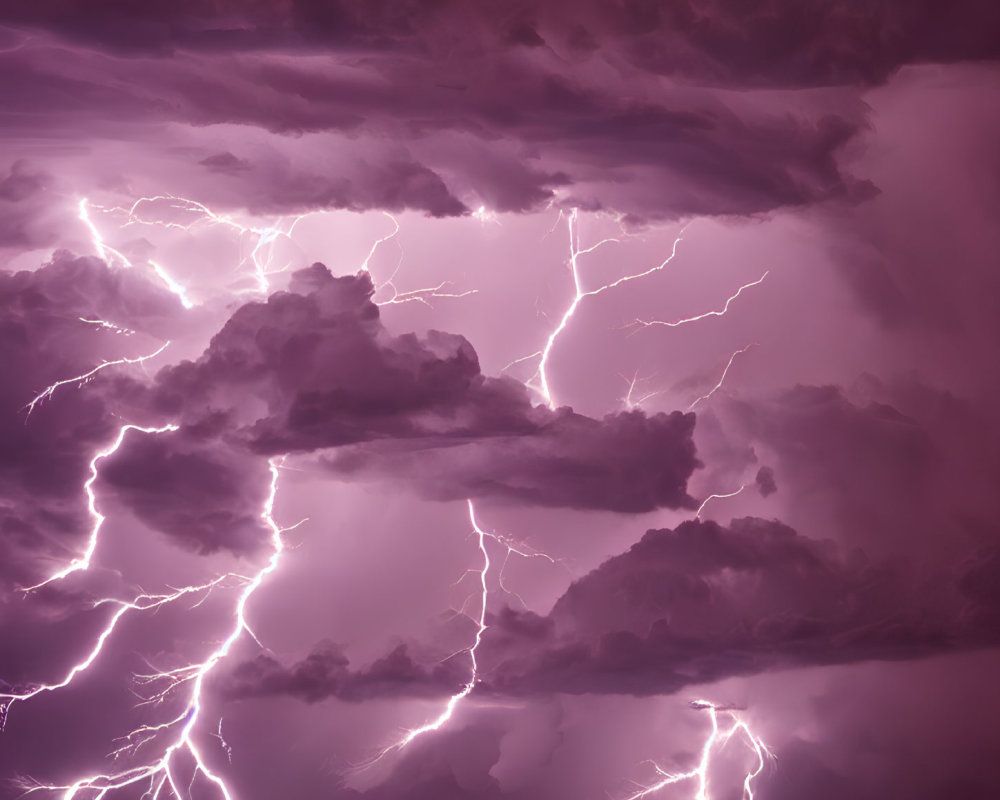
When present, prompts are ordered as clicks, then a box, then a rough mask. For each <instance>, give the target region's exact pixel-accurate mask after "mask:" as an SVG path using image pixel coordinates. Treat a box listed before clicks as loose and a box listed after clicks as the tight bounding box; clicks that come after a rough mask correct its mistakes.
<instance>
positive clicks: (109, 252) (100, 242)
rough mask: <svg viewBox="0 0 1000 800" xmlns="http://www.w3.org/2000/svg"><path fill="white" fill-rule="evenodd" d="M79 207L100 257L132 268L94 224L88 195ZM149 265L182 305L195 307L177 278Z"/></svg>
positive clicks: (158, 267) (80, 215)
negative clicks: (105, 239)
mask: <svg viewBox="0 0 1000 800" xmlns="http://www.w3.org/2000/svg"><path fill="white" fill-rule="evenodd" d="M77 208H78V214H77V216H79V218H80V221H81V222H83V224H84V225H85V226H86V227H87V230H89V231H90V238H91V241H92V242H93V245H94V250H96V251H97V255H98V256H99V257H100V259H101V260H102V261H104V262H105V263H107V264H108V265H111V264H112V263H113V262H114V260H117V261H118V262H119V263H120V264H121V266H122V267H125V268H131V267H132V266H133V264H132V262H131V261H130V260H129V259H128V258H126V256H125V254H124V253H122V252H121V251H120V250H116V249H115V248H113V247H112V246H111V245H109V244H108V243H107V242H105V241H104V237H103V236H102V235H101V232H100V231H99V230H98V229H97V225H96V224H94V221H93V220H92V219H91V218H90V203H89V201H88V200H87V198H86V197H84V198H81V199H80V202H79V204H78V206H77ZM95 208H98V209H100V210H101V211H105V210H107V209H105V208H104V207H103V206H95ZM149 265H150V266H151V267H152V268H153V272H154V274H155V275H156V277H158V278H159V279H160V280H161V281H162V282H163V283H164V285H165V286H166V287H167V289H168V290H169V291H170V292H172V293H173V294H175V295H177V298H178V299H179V300H180V301H181V305H182V306H184V308H187V309H190V308H193V307H194V304H193V303H192V302H191V300H190V298H189V297H188V296H187V291H186V290H185V288H184V287H183V286H181V284H179V283H178V282H177V281H176V280H174V278H173V277H171V275H170V274H169V273H168V272H167V271H166V270H165V269H164V268H163V267H161V266H160V265H159V264H156V263H154V262H152V261H150V262H149ZM84 321H86V320H84Z"/></svg>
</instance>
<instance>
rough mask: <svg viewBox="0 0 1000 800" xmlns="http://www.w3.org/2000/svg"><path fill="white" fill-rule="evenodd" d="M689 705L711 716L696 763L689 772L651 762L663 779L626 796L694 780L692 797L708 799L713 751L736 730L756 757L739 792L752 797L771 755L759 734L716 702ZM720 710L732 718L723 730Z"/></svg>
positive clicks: (633, 797) (747, 798)
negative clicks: (720, 724) (756, 783)
mask: <svg viewBox="0 0 1000 800" xmlns="http://www.w3.org/2000/svg"><path fill="white" fill-rule="evenodd" d="M691 706H692V708H696V709H699V710H705V711H708V714H709V717H710V718H711V720H712V730H711V732H710V733H709V736H708V738H707V739H706V740H705V744H704V745H702V749H701V758H700V759H699V761H698V765H697V766H696V767H695V768H694V769H693V770H691V771H689V772H667V771H666V770H664V769H662V768H661V767H660V766H659V765H658V764H656V763H654V764H653V767H654V769H656V772H657V774H658V775H660V776H661V778H662V779H661V780H659V781H657V782H656V783H654V784H653V785H652V786H647V787H645V788H644V789H641V790H639V791H638V792H635V793H634V794H631V795H629V797H628V800H639V798H642V797H648V796H649V795H651V794H654V793H655V792H658V791H660V790H661V789H663V788H664V787H666V786H669V785H671V784H675V783H682V782H684V781H693V782H694V783H695V785H696V787H697V789H696V792H695V794H694V800H711V795H710V794H709V791H708V772H709V767H710V766H711V763H712V752H713V750H715V749H716V748H717V747H724V746H725V745H726V743H727V742H729V740H730V739H732V738H733V736H735V735H736V734H738V733H739V734H742V735H743V737H744V738H745V740H746V742H747V745H748V746H749V748H750V750H752V751H753V753H754V756H755V757H756V759H757V761H756V764H755V765H754V767H753V769H752V770H750V771H749V772H747V773H746V775H745V776H744V779H743V793H742V796H741V797H742V800H753V798H754V793H753V782H754V780H755V779H756V778H757V776H758V775H760V773H761V772H762V771H763V770H764V767H765V766H766V764H767V761H768V759H770V758H773V757H774V756H773V755H772V753H771V751H770V750H768V748H767V746H766V745H765V744H764V743H763V742H762V741H761V740H760V738H759V737H758V736H757V735H756V734H754V732H753V731H751V730H750V726H749V725H747V723H746V722H745V721H744V720H742V719H740V717H739V716H738V715H737V714H736V713H735V712H734V711H733V710H731V709H727V708H723V707H721V706H717V705H715V704H714V703H711V702H709V701H708V700H695V701H693V702H692V703H691ZM720 712H722V713H725V714H727V715H728V716H729V718H730V719H731V720H732V725H731V726H730V727H728V728H727V729H726V730H722V729H720V727H719V713H720Z"/></svg>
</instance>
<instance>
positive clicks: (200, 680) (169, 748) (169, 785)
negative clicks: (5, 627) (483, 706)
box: [0, 425, 478, 800]
mask: <svg viewBox="0 0 1000 800" xmlns="http://www.w3.org/2000/svg"><path fill="white" fill-rule="evenodd" d="M176 429H177V427H176V426H174V425H167V426H164V427H162V428H139V427H138V426H135V425H124V426H122V428H121V430H120V431H119V434H118V438H117V439H116V440H115V442H114V443H113V444H112V445H111V446H110V447H109V448H107V449H105V450H102V451H100V452H99V453H97V454H96V455H95V456H94V458H93V459H92V460H91V477H90V479H89V480H88V481H87V483H86V484H85V491H86V494H87V498H88V508H89V510H90V514H91V517H92V519H93V520H94V522H93V527H92V530H91V536H90V540H89V543H88V546H87V550H86V552H85V554H84V555H83V556H82V557H80V558H77V559H74V560H73V561H72V562H71V563H70V565H69V566H67V567H66V568H64V569H62V570H60V571H59V572H57V573H55V574H54V575H52V576H50V577H49V578H48V579H46V580H45V581H43V582H42V583H40V584H38V585H36V586H34V587H31V589H29V590H27V591H31V590H33V589H38V588H40V587H42V586H45V585H46V584H48V583H51V582H52V581H55V580H59V579H61V578H64V577H66V576H67V575H69V574H70V573H72V572H76V571H79V570H83V569H86V568H87V567H89V566H90V562H91V558H92V556H93V553H94V551H95V549H96V547H97V542H98V536H99V533H100V528H101V524H102V523H103V522H104V517H103V516H102V515H101V514H100V512H98V511H97V509H96V507H95V496H94V489H93V486H94V482H95V481H96V480H97V464H98V462H99V461H100V460H101V459H102V458H105V457H107V456H109V455H111V454H112V453H114V452H115V451H116V450H117V449H118V447H120V446H121V443H122V442H123V441H124V438H125V435H126V433H127V432H128V431H129V430H141V431H143V432H145V433H164V432H166V431H172V430H176ZM282 462H283V458H280V457H279V458H272V459H271V460H270V461H269V468H270V473H271V483H270V489H269V492H268V495H267V498H266V499H265V501H264V506H263V509H262V511H261V514H260V518H261V520H263V522H264V523H265V525H266V526H267V527H268V529H269V530H270V532H271V536H270V540H271V545H272V553H271V556H270V558H269V559H268V560H267V562H266V563H265V564H264V566H263V567H262V568H261V569H260V570H259V571H258V572H257V573H256V574H255V575H253V576H243V575H237V574H235V573H227V574H225V575H222V576H219V577H218V578H215V579H214V580H212V581H209V582H207V583H204V584H200V585H197V586H186V587H183V588H181V589H175V590H173V591H171V592H169V593H163V594H148V593H143V594H140V595H138V596H137V597H136V598H135V599H133V600H131V601H123V600H119V599H116V598H104V599H101V600H98V601H97V602H96V603H95V604H94V605H95V607H98V606H102V605H116V606H117V609H116V610H115V612H114V614H113V615H112V616H111V618H110V620H109V621H108V623H107V624H106V625H105V627H104V629H103V630H102V631H101V633H100V634H99V635H98V637H97V639H96V641H95V644H94V646H93V648H91V650H90V652H89V653H88V654H87V655H86V656H85V657H84V658H83V659H82V660H81V661H80V662H79V663H77V664H76V665H74V666H73V667H72V668H71V669H70V670H69V672H68V673H67V675H66V676H65V677H64V678H63V679H62V680H61V681H58V682H56V683H53V684H42V685H40V686H38V687H35V688H33V689H31V690H28V691H25V692H21V693H4V694H0V700H3V701H5V702H4V706H5V709H4V710H6V706H9V705H10V704H11V703H13V702H15V701H23V700H28V699H30V698H31V697H34V696H35V695H37V694H39V693H41V692H46V691H55V690H57V689H60V688H63V687H65V686H67V685H69V684H70V683H71V682H72V681H73V679H74V678H75V677H76V676H77V675H79V674H81V673H83V672H85V671H86V670H87V669H88V668H89V667H90V666H91V665H92V664H93V663H94V661H95V660H96V659H97V657H98V656H99V655H100V653H101V652H102V650H103V648H104V645H105V642H107V640H108V639H109V637H110V636H111V635H112V633H113V632H114V630H115V627H116V625H117V623H118V621H119V620H120V619H121V618H122V617H123V616H124V615H125V614H126V613H128V612H129V611H145V610H149V609H154V608H158V607H160V606H163V605H166V604H167V603H171V602H173V601H175V600H177V599H180V598H181V597H185V596H190V595H197V594H198V593H201V594H202V597H201V600H199V601H198V603H197V604H196V605H198V604H200V603H201V602H204V600H205V598H206V597H207V594H208V593H209V592H211V591H212V590H213V589H215V588H219V587H223V586H224V585H225V584H226V582H227V581H229V582H232V581H236V582H238V584H240V585H242V586H243V590H242V592H241V593H240V595H239V598H238V600H237V602H236V607H235V615H234V624H233V627H232V629H231V630H230V632H229V635H228V636H227V637H226V638H225V639H224V640H223V641H222V643H221V644H220V645H219V646H218V647H217V648H216V649H215V650H213V651H212V652H211V653H210V654H209V656H208V657H207V658H206V659H205V660H204V661H202V662H201V663H197V664H189V665H186V666H183V667H179V668H175V669H170V670H162V671H155V672H153V673H151V674H147V675H138V676H136V678H137V680H139V681H140V682H141V683H143V684H145V685H147V686H152V687H154V688H155V691H154V693H153V694H152V695H151V696H149V697H145V698H144V704H150V705H159V704H160V703H162V702H163V701H164V700H166V699H167V698H168V697H170V696H172V695H173V694H174V693H175V692H176V691H177V690H178V689H179V688H180V687H183V686H188V687H189V688H190V692H189V694H188V698H187V701H186V703H185V705H184V708H183V710H182V711H181V713H180V714H178V715H176V716H174V717H173V718H171V719H168V720H166V721H165V722H161V723H157V724H145V725H141V726H139V727H138V728H136V729H135V730H133V731H131V732H130V733H128V734H127V735H126V736H124V737H122V739H121V740H120V741H121V742H122V744H121V746H119V747H118V748H117V749H116V750H114V751H113V752H112V753H111V754H109V755H111V756H112V757H114V758H115V759H116V760H117V759H118V758H119V757H121V756H122V755H125V754H132V755H135V753H136V751H137V750H138V749H139V748H141V747H143V746H145V745H147V744H148V743H149V742H152V741H154V740H156V739H158V738H159V737H160V736H163V735H170V734H172V736H173V738H172V741H171V742H170V743H169V744H167V745H166V746H165V748H164V749H163V751H162V754H161V755H160V756H159V757H158V758H156V759H154V760H153V761H151V762H149V763H146V764H143V765H141V766H136V767H130V768H127V769H124V770H121V771H118V772H110V773H99V774H94V775H88V776H86V777H83V778H80V779H79V780H77V781H74V782H73V783H71V784H63V785H54V784H40V783H36V784H32V785H28V786H25V790H26V793H30V792H35V791H39V790H47V791H58V792H62V793H63V794H62V796H63V798H64V800H70V799H71V798H73V797H75V796H76V795H77V794H78V793H80V792H82V791H93V792H97V794H96V797H98V798H103V797H105V796H106V795H107V794H108V792H111V791H113V790H117V789H122V788H124V787H127V786H134V785H139V786H141V787H145V790H144V792H143V794H142V797H143V798H152V800H156V798H159V797H161V795H162V794H163V792H164V791H165V790H166V791H167V792H168V793H172V794H173V795H174V796H175V797H176V798H182V797H186V796H188V795H189V794H190V790H191V786H193V784H194V782H195V780H196V779H197V778H198V776H199V775H200V776H202V777H203V778H204V779H205V780H206V781H208V782H209V783H210V784H212V785H214V786H215V788H216V789H217V791H218V792H219V794H220V795H221V796H222V797H224V798H225V800H231V797H232V794H231V792H230V790H229V788H228V787H227V785H226V783H225V781H224V780H223V779H222V778H221V777H220V776H219V775H218V774H216V773H215V772H214V771H213V770H212V769H211V768H210V767H209V765H208V763H207V761H206V759H205V757H204V755H203V754H202V752H201V749H200V747H199V745H198V744H197V743H196V742H195V733H196V726H197V724H198V722H199V719H200V717H201V715H202V713H203V712H202V695H203V690H204V684H205V679H206V677H207V676H208V675H209V673H210V672H211V671H212V669H213V668H214V667H215V665H216V664H218V663H219V661H221V660H222V659H223V658H225V657H226V655H228V653H229V652H230V650H231V649H232V647H233V645H234V644H235V643H236V641H237V640H238V639H239V638H240V636H241V635H242V634H243V633H244V632H246V633H247V634H248V635H249V636H250V637H252V638H253V639H254V640H255V641H258V642H259V640H258V639H257V636H256V635H255V634H254V633H253V631H252V630H251V628H250V626H249V624H248V622H247V619H246V607H247V603H248V602H249V600H250V598H251V596H252V595H253V593H254V592H255V591H256V590H257V589H258V588H259V587H260V585H261V584H262V583H263V581H264V579H265V578H266V577H267V576H268V575H269V574H270V573H272V572H273V571H274V570H275V569H276V568H277V566H278V563H279V561H280V557H281V553H282V551H283V550H284V542H283V540H282V534H283V533H284V532H285V531H288V530H291V529H292V527H297V526H292V527H290V528H282V527H280V526H279V525H278V524H277V523H276V522H275V521H274V517H273V510H274V500H275V496H276V494H277V486H278V476H279V470H280V468H281V465H282ZM303 521H305V520H303ZM298 524H301V523H298ZM477 644H478V641H477ZM210 735H211V736H212V737H214V738H216V739H218V741H219V742H220V746H221V748H222V750H223V752H225V753H226V754H227V757H228V756H229V754H230V749H229V745H228V744H227V743H226V742H225V740H224V739H223V738H222V723H221V720H220V722H219V724H218V727H217V729H216V732H214V733H211V734H210ZM181 753H186V754H187V755H188V756H190V758H191V759H192V760H193V762H194V770H193V772H192V774H191V777H190V781H189V782H188V784H187V786H186V787H184V786H183V785H182V784H181V783H180V781H179V778H178V770H179V769H180V764H179V763H178V755H179V754H181ZM185 789H186V791H185Z"/></svg>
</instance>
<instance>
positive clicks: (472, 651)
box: [367, 500, 491, 766]
mask: <svg viewBox="0 0 1000 800" xmlns="http://www.w3.org/2000/svg"><path fill="white" fill-rule="evenodd" d="M465 502H466V503H467V504H468V506H469V522H471V523H472V529H473V531H474V532H475V534H476V536H477V538H478V541H479V552H480V553H481V554H482V556H483V566H482V569H479V570H474V571H475V572H478V573H479V583H480V587H481V589H482V594H481V604H480V606H479V619H477V620H475V622H476V636H475V640H474V641H473V643H472V646H471V647H469V648H468V649H467V650H466V652H467V653H468V654H469V662H470V664H469V665H470V670H469V680H468V681H467V682H466V683H465V685H464V686H462V688H461V690H460V691H459V692H457V693H456V694H453V695H452V696H451V697H450V698H448V702H447V703H446V704H445V707H444V710H443V711H442V712H441V713H440V714H438V716H437V717H435V718H434V719H433V720H431V721H430V722H428V723H426V724H424V725H421V726H420V727H419V728H414V729H413V730H410V731H407V732H406V734H405V735H404V736H403V737H402V738H401V739H400V740H399V741H398V742H395V743H394V744H391V745H389V746H388V747H386V748H385V749H384V750H382V751H381V752H380V753H379V754H378V755H376V756H375V758H373V759H372V760H371V761H370V762H369V763H368V765H367V766H371V765H373V764H375V763H377V762H378V761H380V760H381V759H382V758H384V757H385V756H387V755H388V754H389V753H392V752H395V751H397V750H402V749H403V748H404V747H406V746H407V745H408V744H409V743H410V742H412V741H413V740H414V739H416V738H417V737H419V736H423V735H424V734H425V733H429V732H430V731H436V730H438V729H439V728H440V727H441V726H442V725H444V724H445V723H446V722H447V721H448V720H450V719H451V717H452V714H453V713H454V712H455V707H456V706H457V705H458V704H459V703H460V702H461V701H462V700H464V699H465V698H466V697H468V696H469V694H470V693H471V692H472V690H473V689H474V688H475V686H476V683H478V681H479V662H478V661H477V660H476V650H477V649H478V648H479V643H480V642H481V641H482V638H483V633H485V632H486V627H487V626H486V599H487V593H488V590H487V587H486V575H487V573H488V572H489V569H490V554H489V553H488V552H487V550H486V539H487V538H490V537H491V534H489V533H487V532H486V531H484V530H483V529H482V528H480V527H479V523H478V522H477V521H476V509H475V507H474V506H473V505H472V501H471V500H466V501H465Z"/></svg>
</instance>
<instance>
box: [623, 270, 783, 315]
mask: <svg viewBox="0 0 1000 800" xmlns="http://www.w3.org/2000/svg"><path fill="white" fill-rule="evenodd" d="M769 273H770V270H768V271H767V272H765V273H764V274H763V275H761V276H760V277H759V278H758V279H757V280H755V281H751V282H750V283H744V284H743V285H742V286H741V287H740V288H739V289H737V290H736V293H735V294H733V295H730V296H729V298H728V299H727V300H726V303H725V305H723V306H722V308H720V309H718V310H713V311H706V312H705V313H703V314H696V315H695V316H693V317H685V318H684V319H677V320H674V321H673V322H664V321H662V320H656V319H654V320H650V321H646V320H641V319H636V320H633V321H632V322H630V323H629V325H628V326H627V327H642V328H652V327H655V326H657V325H662V326H665V327H668V328H679V327H680V326H681V325H687V324H688V323H691V322H698V321H699V320H703V319H708V318H709V317H722V316H725V315H726V313H728V311H729V306H730V305H731V304H732V303H733V301H734V300H736V298H738V297H739V296H740V295H741V294H743V292H744V291H746V290H747V289H749V288H751V287H753V286H760V285H761V284H762V283H763V282H764V278H766V277H767V276H768V274H769Z"/></svg>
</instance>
